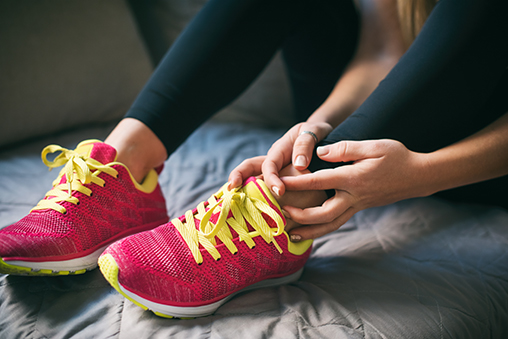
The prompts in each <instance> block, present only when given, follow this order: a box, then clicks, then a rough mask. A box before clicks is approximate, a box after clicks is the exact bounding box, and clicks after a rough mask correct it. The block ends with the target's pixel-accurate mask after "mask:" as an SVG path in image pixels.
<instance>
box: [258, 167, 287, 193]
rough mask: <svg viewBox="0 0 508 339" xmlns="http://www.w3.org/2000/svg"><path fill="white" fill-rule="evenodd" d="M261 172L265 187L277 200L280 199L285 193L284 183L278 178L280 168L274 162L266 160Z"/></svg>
mask: <svg viewBox="0 0 508 339" xmlns="http://www.w3.org/2000/svg"><path fill="white" fill-rule="evenodd" d="M261 170H262V173H263V177H264V180H265V183H266V185H267V186H268V187H269V188H270V190H271V191H272V193H273V194H274V195H275V196H276V197H277V198H278V197H281V196H282V195H283V194H284V192H285V191H286V188H285V186H284V183H283V182H282V181H281V180H280V178H279V171H280V168H279V167H278V166H277V164H276V163H275V162H274V161H271V160H269V159H267V160H265V161H264V162H263V164H262V166H261Z"/></svg>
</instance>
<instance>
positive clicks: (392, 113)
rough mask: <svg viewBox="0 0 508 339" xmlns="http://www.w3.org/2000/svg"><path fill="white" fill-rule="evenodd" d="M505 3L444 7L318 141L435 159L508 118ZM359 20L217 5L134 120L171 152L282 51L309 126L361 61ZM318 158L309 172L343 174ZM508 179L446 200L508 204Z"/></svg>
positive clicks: (311, 10) (280, 4)
mask: <svg viewBox="0 0 508 339" xmlns="http://www.w3.org/2000/svg"><path fill="white" fill-rule="evenodd" d="M507 3H508V2H506V1H505V0H439V1H438V3H437V5H436V7H435V8H434V10H433V11H432V13H431V15H430V16H429V18H428V20H427V22H426V24H425V26H424V28H423V29H422V32H421V33H420V35H419V36H418V37H417V39H416V40H415V42H414V43H413V44H412V46H411V47H410V48H409V50H408V51H407V52H406V54H405V55H404V56H403V57H402V58H401V60H400V61H399V63H398V64H397V65H396V66H395V67H394V69H393V70H392V71H391V72H390V73H389V74H388V76H387V77H386V78H385V79H384V80H383V81H382V82H381V83H380V84H379V86H378V88H377V89H376V90H375V91H374V92H373V93H372V95H371V96H370V97H369V98H368V99H367V100H366V101H365V102H364V103H363V104H362V106H360V107H359V108H358V109H357V110H356V111H355V112H354V113H353V114H352V115H351V116H350V117H349V118H348V119H346V121H345V122H344V123H342V124H341V125H340V126H339V127H337V128H336V129H335V130H334V131H333V132H332V133H331V134H330V135H329V136H328V137H327V138H326V139H325V140H323V141H322V142H321V143H320V144H331V143H335V142H337V141H340V140H367V139H379V138H390V139H395V140H399V141H401V142H402V143H404V144H405V145H406V147H408V148H409V149H410V150H413V151H418V152H431V151H433V150H437V149H439V148H442V147H445V146H447V145H450V144H452V143H454V142H457V141H459V140H461V139H463V138H465V137H467V136H468V135H471V134H473V133H475V132H476V131H478V130H480V129H481V128H483V127H485V126H486V125H488V124H489V123H491V122H493V121H494V120H496V119H497V118H498V117H500V116H501V115H502V114H504V113H505V112H507V111H508V72H507V66H508V20H506V13H507V11H506V10H507ZM359 20H360V19H359V17H358V14H357V12H356V10H355V7H354V5H353V3H352V1H350V0H342V1H341V0H210V1H209V2H208V3H207V4H206V5H205V6H204V7H203V9H202V10H201V11H200V13H198V15H197V16H196V17H195V18H194V19H193V20H192V21H191V23H190V24H189V25H188V26H187V28H186V29H185V30H184V31H183V32H182V34H181V35H180V37H179V38H178V39H177V41H175V43H174V44H173V45H172V47H171V48H170V50H169V51H168V53H167V54H166V56H165V57H164V58H163V60H162V61H161V62H160V64H159V66H158V67H157V69H156V71H155V72H154V74H153V76H152V77H151V79H150V80H149V81H148V83H147V84H146V86H145V87H144V89H143V90H142V91H141V93H140V94H139V96H138V98H137V99H136V101H135V102H134V104H133V106H132V107H131V109H130V110H129V111H128V113H127V115H126V117H132V118H136V119H138V120H140V121H142V122H143V123H145V124H146V125H147V126H148V127H150V128H151V129H152V130H153V131H154V132H155V134H156V135H157V136H158V137H159V138H160V139H161V140H162V142H163V143H164V145H165V146H166V149H167V151H168V154H171V152H173V151H174V150H175V149H176V148H178V147H179V146H180V144H181V143H182V142H183V141H184V140H185V139H186V138H187V137H188V136H189V135H190V134H191V133H192V132H193V131H194V130H195V129H196V128H197V127H198V126H199V125H201V124H202V123H203V122H204V121H206V120H207V119H208V118H209V117H210V116H211V115H213V114H214V113H216V112H217V111H218V110H220V109H221V108H223V107H225V106H226V105H228V104H229V103H231V102H232V101H233V100H234V99H235V98H236V97H237V96H238V95H239V94H241V93H242V92H243V91H244V90H245V89H246V88H247V87H248V86H249V85H250V84H251V83H252V81H253V80H254V79H255V78H256V77H257V76H258V75H259V73H260V72H261V71H262V70H263V68H264V67H265V66H266V65H267V64H268V62H269V61H270V60H271V58H272V57H273V55H274V54H275V53H276V52H277V51H278V50H279V49H282V54H283V58H284V61H285V64H286V68H287V73H288V76H289V79H290V83H291V88H292V92H293V100H294V103H295V114H296V115H297V117H298V119H299V120H301V121H304V120H305V119H306V118H307V117H308V116H309V115H310V114H312V112H313V111H314V110H315V109H316V108H317V107H318V106H319V105H320V104H321V103H322V102H323V101H324V100H325V99H326V97H327V96H328V95H329V94H330V92H331V90H332V89H333V86H334V85H335V83H336V82H337V80H338V79H339V77H340V75H341V74H342V72H343V70H344V68H345V67H346V65H347V63H348V61H349V60H350V59H351V58H352V56H353V54H354V51H355V48H356V44H357V39H358V33H359V32H358V27H359ZM338 165H339V164H332V163H326V162H324V161H322V160H320V159H318V158H317V157H314V158H313V160H312V162H311V166H310V169H311V170H312V171H316V170H319V169H323V168H332V167H336V166H338ZM507 189H508V177H507V176H505V177H503V178H499V179H494V180H490V181H487V182H483V183H479V184H475V185H469V186H465V187H462V188H459V189H454V190H449V191H446V192H442V193H440V194H441V195H442V196H444V197H447V198H449V199H454V200H461V201H470V202H483V203H491V204H497V205H503V206H504V207H508V202H504V201H505V200H507V201H508V199H506V198H505V192H506V190H507Z"/></svg>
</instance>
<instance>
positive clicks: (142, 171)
mask: <svg viewBox="0 0 508 339" xmlns="http://www.w3.org/2000/svg"><path fill="white" fill-rule="evenodd" d="M104 142H105V143H106V144H108V145H111V146H113V147H114V148H115V149H116V151H117V161H119V162H121V163H123V164H124V165H125V166H127V168H128V169H129V171H130V172H131V174H132V176H133V177H134V179H135V180H136V181H137V182H139V183H141V182H142V181H143V179H144V178H145V176H146V175H147V174H148V172H149V171H150V170H151V169H152V168H156V167H158V166H160V165H162V164H163V163H164V161H165V160H166V159H167V157H168V154H167V152H166V148H165V147H164V145H163V144H162V142H161V141H160V140H159V138H158V137H157V136H156V135H155V133H153V132H152V130H151V129H150V128H148V127H147V126H146V125H145V124H143V123H142V122H141V121H139V120H136V119H132V118H125V119H123V120H122V121H120V123H119V124H118V125H117V126H116V127H115V129H114V130H113V131H112V132H111V134H110V135H109V136H108V137H107V138H106V140H105V141H104Z"/></svg>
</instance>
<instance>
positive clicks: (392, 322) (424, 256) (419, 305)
mask: <svg viewBox="0 0 508 339" xmlns="http://www.w3.org/2000/svg"><path fill="white" fill-rule="evenodd" d="M107 131H108V129H107V128H97V129H92V130H87V131H81V132H74V133H72V134H69V135H66V136H65V135H64V136H60V137H53V138H52V139H48V140H43V141H39V142H34V143H31V144H28V145H25V146H22V147H18V148H17V149H14V150H11V151H8V152H4V153H2V154H1V155H0V227H5V226H7V225H9V224H10V223H12V222H14V221H16V220H17V219H19V218H20V217H22V216H23V215H24V214H26V213H27V212H28V211H29V210H30V208H31V207H32V206H33V205H35V204H36V203H37V201H38V200H39V199H40V198H41V197H42V196H43V195H44V193H45V192H46V191H47V190H48V188H49V186H50V185H51V182H52V180H53V179H54V177H55V176H56V172H48V171H47V169H46V167H45V166H44V165H43V164H42V162H41V161H40V151H41V149H42V148H43V147H44V146H45V145H46V144H47V143H59V144H61V145H62V146H64V147H69V148H73V147H74V146H75V145H76V144H77V143H78V142H79V141H80V140H82V139H85V138H90V137H97V138H104V136H105V135H106V133H107ZM281 133H282V131H281V130H267V129H262V128H253V127H251V126H242V125H235V124H217V123H208V124H206V125H205V126H203V127H202V128H201V129H200V130H198V131H197V132H196V133H195V134H194V135H193V136H192V137H191V138H190V139H189V140H188V141H187V142H186V143H185V144H184V145H183V146H182V147H181V148H180V149H179V150H178V151H177V152H176V153H175V154H174V155H173V156H172V157H171V158H170V159H169V160H168V161H167V163H166V167H165V170H164V171H163V173H162V175H161V185H162V187H163V191H164V193H165V196H166V199H167V205H168V209H169V213H170V214H171V216H172V217H176V216H179V215H181V214H182V213H183V212H185V210H186V209H188V208H191V207H193V206H194V205H195V204H196V203H198V202H199V201H202V200H205V199H207V198H208V196H209V195H210V194H211V193H213V192H214V191H215V190H217V189H218V188H219V187H220V186H221V185H222V184H223V183H224V182H225V181H226V180H227V175H228V173H229V171H230V170H231V169H232V168H233V167H234V166H235V165H237V164H238V163H240V162H241V160H243V159H244V158H246V157H249V156H254V155H258V154H263V153H265V152H266V150H267V149H268V147H269V146H270V144H271V143H272V142H273V141H274V140H275V139H276V138H277V137H279V136H280V135H281ZM507 251H508V212H507V211H506V210H502V209H498V208H489V207H481V206H470V205H457V204H452V203H449V202H446V201H443V200H439V199H437V198H424V199H414V200H409V201H404V202H400V203H397V204H394V205H390V206H386V207H380V208H373V209H370V210H366V211H363V212H360V213H357V214H356V215H355V216H354V217H353V218H352V219H351V220H350V221H349V222H348V223H347V224H345V225H344V226H343V227H342V228H341V229H340V230H338V231H336V232H334V233H332V234H329V235H328V236H325V237H323V238H321V239H319V240H317V241H316V242H315V246H314V251H313V254H312V256H311V258H310V260H309V261H308V263H307V265H306V267H305V271H304V274H303V276H302V278H301V279H300V281H298V282H296V283H294V284H291V285H287V286H281V287H277V288H266V289H260V290H255V291H251V292H248V293H244V294H241V295H238V296H236V297H235V298H233V299H232V300H231V301H229V302H228V303H226V304H225V305H224V306H222V307H221V308H219V309H218V311H217V312H216V313H215V314H214V315H213V316H210V317H206V318H200V319H193V320H175V319H163V318H159V317H157V316H155V315H153V314H152V313H150V312H146V311H143V310H142V309H141V308H139V307H137V306H135V305H133V304H132V303H130V302H128V301H126V300H124V298H123V297H121V296H120V295H119V294H118V293H116V292H115V291H114V290H113V289H112V288H111V287H110V286H109V285H108V284H107V283H106V281H105V280H104V279H103V278H102V276H101V274H100V273H99V271H98V270H93V271H91V272H88V273H86V274H84V275H81V276H74V277H17V276H5V275H3V276H2V275H0V338H136V339H142V338H168V337H174V338H184V339H192V338H243V339H247V338H508V321H507V320H508V255H507Z"/></svg>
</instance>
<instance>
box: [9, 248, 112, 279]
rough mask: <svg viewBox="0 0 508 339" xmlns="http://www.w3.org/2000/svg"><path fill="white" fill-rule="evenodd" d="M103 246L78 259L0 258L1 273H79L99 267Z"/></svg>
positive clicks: (52, 274)
mask: <svg viewBox="0 0 508 339" xmlns="http://www.w3.org/2000/svg"><path fill="white" fill-rule="evenodd" d="M106 247H107V245H106V246H103V247H101V248H99V249H98V250H96V251H95V252H93V253H91V254H89V255H87V256H84V257H81V258H76V259H71V260H65V261H43V262H30V261H21V260H12V261H11V260H9V261H8V262H5V261H4V260H2V259H1V258H0V273H3V274H13V275H28V276H59V275H77V274H83V273H86V272H87V271H91V270H93V269H94V268H96V267H97V259H98V258H99V256H100V255H101V254H102V252H104V250H105V249H106Z"/></svg>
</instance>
